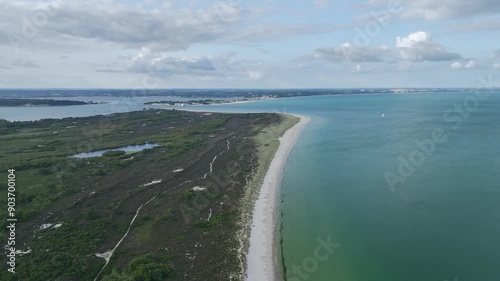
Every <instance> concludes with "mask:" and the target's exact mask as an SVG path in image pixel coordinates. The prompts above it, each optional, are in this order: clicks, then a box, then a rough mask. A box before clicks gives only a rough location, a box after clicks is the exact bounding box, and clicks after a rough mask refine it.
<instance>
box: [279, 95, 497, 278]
mask: <svg viewBox="0 0 500 281" xmlns="http://www.w3.org/2000/svg"><path fill="white" fill-rule="evenodd" d="M464 100H466V101H469V102H470V104H471V105H474V104H473V103H472V101H473V100H474V99H472V98H471V97H470V94H426V95H404V96H403V95H376V96H341V97H315V98H308V99H307V100H302V101H301V102H299V103H300V105H298V106H300V107H301V108H302V107H306V108H308V110H310V114H311V115H312V116H313V121H312V122H311V123H310V125H309V126H308V127H307V128H306V129H305V130H304V131H303V133H302V136H301V138H300V140H299V141H298V143H297V145H296V147H295V149H294V151H293V152H292V153H291V155H290V158H289V161H288V164H287V166H286V169H285V172H284V179H283V186H282V203H281V210H282V226H283V230H282V239H283V257H284V259H285V265H286V268H287V273H288V279H289V280H345V281H348V280H356V281H413V280H415V281H433V280H436V281H442V280H445V279H448V280H454V279H455V278H457V280H477V281H482V280H484V281H490V280H491V281H493V280H499V279H500V266H498V264H499V262H500V204H499V203H500V174H499V172H498V171H499V170H500V146H499V145H498V144H499V142H498V140H499V137H500V112H499V111H498V109H499V108H500V95H499V94H498V93H497V94H496V95H493V96H491V97H490V98H488V99H487V100H484V101H480V103H479V107H478V109H477V111H475V112H473V113H472V114H471V115H470V117H468V118H463V117H461V119H462V122H463V123H462V124H461V125H460V126H458V127H456V125H457V122H458V118H457V117H456V116H460V115H458V114H450V115H447V120H448V122H447V121H445V120H444V119H443V114H445V113H446V112H447V111H448V110H450V109H453V108H454V107H453V106H454V104H461V103H462V102H463V101H464ZM289 108H292V105H290V106H289ZM382 114H383V116H384V117H382ZM450 119H453V122H451V121H450ZM436 128H440V129H442V130H443V132H445V134H446V136H447V139H446V140H445V141H444V142H441V143H439V144H438V143H436V147H435V151H434V152H433V153H430V154H429V155H427V154H424V153H423V154H424V157H425V159H424V161H423V163H421V164H420V162H422V161H420V160H419V161H417V162H415V163H417V164H420V166H418V167H415V171H414V172H413V174H411V175H410V176H408V177H405V181H404V182H403V183H401V182H398V183H397V184H396V185H395V186H394V191H393V190H391V188H390V186H389V184H388V183H387V181H386V179H385V177H384V174H385V173H386V171H392V172H394V173H395V174H397V169H398V166H399V164H400V160H398V157H399V156H400V155H401V156H403V157H404V158H406V159H408V156H409V155H410V153H413V152H414V151H415V150H418V146H417V145H416V143H415V141H419V142H422V141H424V140H428V139H429V137H431V134H432V131H433V130H434V129H436ZM454 128H455V130H454ZM441 140H442V139H441ZM429 151H431V150H429ZM415 159H416V158H415ZM328 236H330V237H331V240H332V241H334V242H336V243H339V244H340V247H338V248H336V249H335V250H334V252H333V253H332V254H331V255H330V256H329V257H328V259H326V260H324V261H319V260H316V261H315V260H314V250H315V249H316V247H318V246H319V245H320V244H319V243H318V242H317V241H316V239H317V238H322V239H324V240H326V239H327V237H328ZM311 257H312V258H313V259H311ZM294 265H296V266H301V267H302V269H301V271H296V273H294V272H293V266H294ZM303 266H306V268H304V267H303ZM306 270H308V271H309V272H307V271H306Z"/></svg>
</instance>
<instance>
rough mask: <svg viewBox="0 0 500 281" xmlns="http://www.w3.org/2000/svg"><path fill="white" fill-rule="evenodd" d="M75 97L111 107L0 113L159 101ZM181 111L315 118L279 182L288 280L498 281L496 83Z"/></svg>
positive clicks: (10, 116) (24, 115) (3, 114)
mask: <svg viewBox="0 0 500 281" xmlns="http://www.w3.org/2000/svg"><path fill="white" fill-rule="evenodd" d="M71 99H76V100H92V101H106V102H109V103H107V104H99V105H85V106H71V107H57V108H55V107H31V108H0V118H4V119H7V120H11V121H15V120H17V121H21V120H37V119H41V118H62V117H69V116H89V115H96V114H110V113H115V112H127V111H133V110H141V109H144V108H145V106H144V105H143V103H144V102H146V101H158V100H165V98H164V97H161V98H158V97H140V98H137V97H136V98H127V97H121V98H117V97H89V96H85V97H81V98H79V97H71ZM185 108H186V109H187V108H190V109H193V108H194V109H197V110H206V111H223V112H277V113H292V114H299V115H305V116H308V117H310V118H311V121H310V122H309V123H308V124H307V125H306V126H305V127H304V129H303V130H302V133H301V134H300V136H299V138H298V140H297V143H296V145H295V146H294V148H293V150H292V152H291V153H290V155H289V158H288V161H287V164H286V167H285V169H284V171H283V178H282V186H281V190H280V192H281V195H280V202H279V207H280V208H279V210H280V231H279V233H278V235H279V241H280V243H279V244H278V245H276V246H277V247H278V248H279V251H278V252H279V253H280V260H281V261H282V263H281V264H282V266H283V272H284V276H285V279H286V280H288V281H297V280H310V281H336V280H338V281H444V280H447V281H459V280H460V281H465V280H470V281H499V280H500V266H499V264H500V145H499V144H500V110H499V109H500V91H496V92H495V91H493V92H474V91H468V92H467V91H466V92H464V91H460V92H452V91H451V92H450V91H448V92H429V93H425V92H422V93H413V94H412V93H405V94H392V93H391V94H389V93H387V94H384V93H376V94H357V95H335V96H312V97H296V98H282V99H275V100H262V101H255V102H249V103H241V104H227V105H210V106H196V107H190V106H186V107H185ZM178 109H182V108H178Z"/></svg>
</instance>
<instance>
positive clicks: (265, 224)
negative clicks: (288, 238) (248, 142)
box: [245, 114, 310, 281]
mask: <svg viewBox="0 0 500 281" xmlns="http://www.w3.org/2000/svg"><path fill="white" fill-rule="evenodd" d="M289 115H293V116H296V117H299V118H300V120H299V122H298V123H296V124H295V125H293V127H291V128H289V129H288V130H287V131H286V132H285V133H284V134H283V135H282V136H281V137H280V138H279V142H280V144H279V147H278V149H277V150H276V153H275V154H274V157H273V159H272V161H271V164H270V165H269V168H268V169H267V172H266V174H265V177H264V180H263V183H262V185H261V186H260V189H259V195H258V198H257V200H256V201H255V204H254V208H253V210H252V223H251V230H250V236H249V238H248V243H249V247H248V252H247V253H246V274H245V280H248V281H250V280H259V281H274V280H279V274H280V271H281V270H279V267H280V264H281V263H280V261H279V260H278V249H277V245H276V238H277V235H276V234H277V222H278V213H277V207H278V198H279V191H280V188H281V179H282V176H283V169H284V167H285V165H286V162H287V159H288V155H289V154H290V152H291V150H292V148H293V147H294V145H295V143H296V141H297V138H298V136H299V135H300V132H301V131H302V129H303V127H304V125H306V124H307V123H308V122H309V121H310V118H309V117H305V116H300V115H294V114H289Z"/></svg>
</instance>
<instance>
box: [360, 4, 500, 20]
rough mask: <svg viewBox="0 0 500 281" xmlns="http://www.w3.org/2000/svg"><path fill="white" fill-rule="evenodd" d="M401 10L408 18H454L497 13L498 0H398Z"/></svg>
mask: <svg viewBox="0 0 500 281" xmlns="http://www.w3.org/2000/svg"><path fill="white" fill-rule="evenodd" d="M391 2H392V3H394V2H395V1H394V0H369V1H367V2H365V6H368V7H370V6H371V7H373V6H387V5H388V4H389V3H391ZM397 3H401V6H403V8H404V9H403V11H402V13H401V17H403V18H410V19H426V20H439V19H455V18H465V17H474V16H478V15H488V14H492V15H494V14H498V13H499V12H500V1H498V0H418V1H415V0H398V1H397Z"/></svg>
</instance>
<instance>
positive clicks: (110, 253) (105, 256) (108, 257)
mask: <svg viewBox="0 0 500 281" xmlns="http://www.w3.org/2000/svg"><path fill="white" fill-rule="evenodd" d="M233 138H234V137H232V138H230V139H228V140H227V149H226V150H223V151H222V152H221V153H219V154H217V155H215V157H214V158H213V159H212V162H210V165H209V167H210V169H209V171H208V172H207V173H206V174H205V175H203V177H200V179H206V178H207V176H208V175H209V174H210V173H212V172H213V165H214V163H215V160H217V157H219V156H221V155H222V154H223V153H224V152H226V151H228V150H229V149H230V144H231V139H233ZM189 182H191V180H187V181H185V182H183V183H181V184H178V185H176V186H174V187H172V188H170V189H167V190H165V191H163V192H162V193H166V192H169V191H171V190H174V189H177V188H179V187H180V186H183V185H185V184H186V183H189ZM156 197H157V196H154V197H153V198H151V199H149V200H148V201H147V202H146V203H144V204H142V205H141V206H139V208H137V210H136V211H135V216H134V217H133V218H132V220H131V221H130V223H129V225H128V228H127V231H126V232H125V234H124V235H123V236H122V238H121V239H120V241H118V243H116V245H115V247H114V248H113V249H112V250H110V251H107V252H105V253H101V254H96V256H97V257H100V258H103V259H105V260H106V263H105V264H104V265H103V267H102V268H101V270H99V272H98V273H97V275H96V277H95V278H94V281H97V280H98V278H99V276H100V275H101V273H102V272H103V270H104V269H105V268H106V266H107V265H108V263H109V261H110V260H111V257H112V256H113V253H114V252H115V250H116V249H117V248H118V246H120V244H121V243H122V241H123V240H124V239H125V238H126V237H127V235H128V234H129V232H130V229H132V225H133V224H134V221H135V219H136V218H137V216H138V215H139V213H140V211H141V209H142V208H143V207H144V206H146V205H148V204H149V203H151V202H152V201H153V200H155V199H156Z"/></svg>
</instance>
